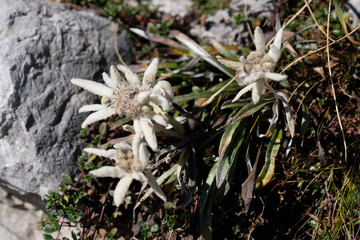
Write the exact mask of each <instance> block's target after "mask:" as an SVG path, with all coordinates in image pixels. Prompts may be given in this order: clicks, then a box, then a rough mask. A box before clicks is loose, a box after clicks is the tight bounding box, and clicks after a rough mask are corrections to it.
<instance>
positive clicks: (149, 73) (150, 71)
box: [142, 58, 159, 85]
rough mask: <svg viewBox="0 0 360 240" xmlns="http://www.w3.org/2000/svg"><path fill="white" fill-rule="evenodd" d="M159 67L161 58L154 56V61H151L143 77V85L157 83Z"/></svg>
mask: <svg viewBox="0 0 360 240" xmlns="http://www.w3.org/2000/svg"><path fill="white" fill-rule="evenodd" d="M158 68H159V59H158V58H154V60H152V62H151V63H150V65H149V66H148V67H147V69H146V70H145V72H144V77H143V81H142V84H143V85H148V84H150V85H153V84H155V82H156V73H157V71H158Z"/></svg>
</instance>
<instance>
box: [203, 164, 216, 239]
mask: <svg viewBox="0 0 360 240" xmlns="http://www.w3.org/2000/svg"><path fill="white" fill-rule="evenodd" d="M218 163H219V162H215V164H214V165H213V166H212V168H211V170H210V172H209V175H208V177H207V179H206V182H205V185H204V187H203V190H202V194H201V197H200V215H199V224H200V232H201V236H202V238H203V239H212V227H211V208H212V204H213V201H214V195H215V190H216V188H215V184H214V182H215V176H216V171H217V168H218V166H219V164H218Z"/></svg>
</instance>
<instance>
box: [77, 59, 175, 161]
mask: <svg viewBox="0 0 360 240" xmlns="http://www.w3.org/2000/svg"><path fill="white" fill-rule="evenodd" d="M158 64H159V61H158V59H157V58H155V59H154V60H153V61H152V62H151V64H150V65H149V66H148V68H147V69H146V71H145V72H144V77H143V80H142V81H140V79H139V77H138V75H137V74H135V73H134V72H133V71H132V70H131V69H130V68H129V67H127V66H123V65H118V66H117V68H118V70H120V71H121V72H122V73H123V74H124V75H125V79H126V80H124V79H123V78H122V76H121V74H120V73H119V72H118V70H117V69H116V68H115V67H114V66H111V67H110V76H109V75H108V74H107V73H103V79H104V81H105V84H106V85H104V84H101V83H98V82H94V81H90V80H84V79H77V78H74V79H71V82H72V83H73V84H75V85H77V86H80V87H82V88H84V89H85V90H87V91H90V92H92V93H94V94H96V95H99V96H101V97H102V98H101V104H91V105H85V106H83V107H82V108H80V110H79V111H80V112H91V111H93V112H94V113H92V114H90V115H89V116H88V117H87V118H86V119H85V121H84V122H83V124H82V128H85V127H86V126H88V125H89V124H92V123H94V122H96V121H99V120H103V119H106V118H108V117H110V116H111V115H113V114H119V115H124V116H127V117H131V118H132V119H133V120H134V124H135V122H137V124H136V125H138V126H139V127H137V128H135V134H137V138H139V137H140V139H141V138H142V137H145V140H146V141H147V143H148V144H149V146H150V147H151V148H152V149H153V150H154V151H155V150H156V149H157V141H156V136H155V131H154V126H153V122H152V121H155V122H156V123H158V124H161V125H163V126H164V125H165V126H167V123H166V121H165V120H164V118H163V117H162V116H161V115H160V114H154V113H153V112H152V111H151V106H150V104H156V105H158V106H160V107H161V108H162V109H163V110H164V111H169V110H170V108H171V102H172V101H173V98H174V93H173V91H172V88H171V84H170V83H169V82H167V81H157V80H156V73H157V70H158ZM137 140H138V139H137ZM139 143H140V141H139ZM136 146H137V147H139V144H136ZM134 153H135V154H136V155H137V153H138V149H134Z"/></svg>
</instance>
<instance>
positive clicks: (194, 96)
mask: <svg viewBox="0 0 360 240" xmlns="http://www.w3.org/2000/svg"><path fill="white" fill-rule="evenodd" d="M213 94H214V92H213V91H204V92H192V93H188V94H184V95H179V96H175V97H174V102H175V103H177V104H179V105H181V104H183V103H186V102H188V101H190V100H194V99H198V98H209V97H211V95H213Z"/></svg>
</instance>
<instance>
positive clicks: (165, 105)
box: [149, 93, 171, 112]
mask: <svg viewBox="0 0 360 240" xmlns="http://www.w3.org/2000/svg"><path fill="white" fill-rule="evenodd" d="M149 100H150V101H152V102H153V103H155V104H156V105H158V106H160V107H161V108H162V109H163V110H164V111H166V112H167V111H169V110H170V109H171V105H170V101H169V100H168V99H166V98H165V97H163V96H161V95H160V94H156V93H152V94H151V95H150V97H149Z"/></svg>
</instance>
